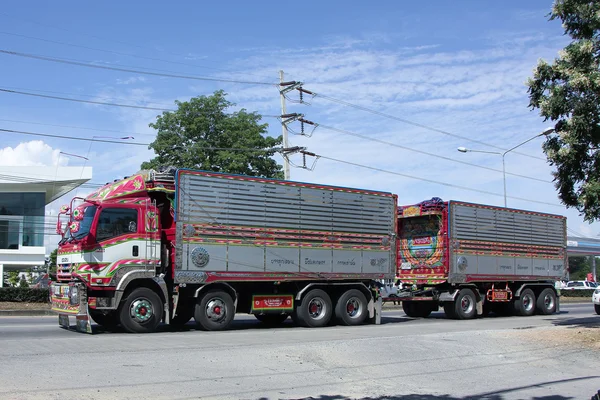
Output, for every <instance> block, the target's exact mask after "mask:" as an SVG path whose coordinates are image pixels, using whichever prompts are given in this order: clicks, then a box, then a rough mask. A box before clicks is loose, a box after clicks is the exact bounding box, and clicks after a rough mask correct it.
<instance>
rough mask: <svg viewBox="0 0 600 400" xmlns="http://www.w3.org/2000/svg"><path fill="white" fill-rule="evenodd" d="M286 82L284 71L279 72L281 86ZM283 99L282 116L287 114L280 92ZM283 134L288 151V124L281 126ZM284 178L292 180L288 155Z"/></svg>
mask: <svg viewBox="0 0 600 400" xmlns="http://www.w3.org/2000/svg"><path fill="white" fill-rule="evenodd" d="M283 82H284V80H283V71H279V84H280V85H281V84H282V83H283ZM280 97H281V115H285V114H287V111H286V107H285V94H284V93H283V92H282V91H280ZM281 133H282V135H283V148H284V149H287V148H288V147H290V145H289V143H288V129H287V125H286V124H281ZM283 177H284V179H285V180H289V179H290V162H289V160H288V158H287V156H286V155H284V156H283Z"/></svg>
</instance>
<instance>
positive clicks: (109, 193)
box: [86, 175, 146, 200]
mask: <svg viewBox="0 0 600 400" xmlns="http://www.w3.org/2000/svg"><path fill="white" fill-rule="evenodd" d="M145 189H146V183H145V182H144V177H143V176H142V175H134V176H132V177H130V178H127V179H123V180H122V181H119V182H117V183H113V184H111V185H106V186H103V187H101V188H100V189H98V190H97V191H95V192H94V193H92V194H90V195H89V196H88V197H87V198H86V199H87V200H108V199H114V198H118V197H123V196H127V195H130V194H132V193H137V192H140V191H143V190H145Z"/></svg>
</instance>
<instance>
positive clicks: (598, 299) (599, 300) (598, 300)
mask: <svg viewBox="0 0 600 400" xmlns="http://www.w3.org/2000/svg"><path fill="white" fill-rule="evenodd" d="M592 303H594V304H595V305H600V293H594V294H593V295H592Z"/></svg>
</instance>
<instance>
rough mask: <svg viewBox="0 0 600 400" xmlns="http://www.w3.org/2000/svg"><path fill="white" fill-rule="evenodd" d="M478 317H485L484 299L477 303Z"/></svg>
mask: <svg viewBox="0 0 600 400" xmlns="http://www.w3.org/2000/svg"><path fill="white" fill-rule="evenodd" d="M475 308H477V315H483V297H482V298H481V299H480V300H479V301H478V302H477V305H476V307H475Z"/></svg>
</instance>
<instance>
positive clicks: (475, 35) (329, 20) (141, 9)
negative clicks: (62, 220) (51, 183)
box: [0, 1, 600, 236]
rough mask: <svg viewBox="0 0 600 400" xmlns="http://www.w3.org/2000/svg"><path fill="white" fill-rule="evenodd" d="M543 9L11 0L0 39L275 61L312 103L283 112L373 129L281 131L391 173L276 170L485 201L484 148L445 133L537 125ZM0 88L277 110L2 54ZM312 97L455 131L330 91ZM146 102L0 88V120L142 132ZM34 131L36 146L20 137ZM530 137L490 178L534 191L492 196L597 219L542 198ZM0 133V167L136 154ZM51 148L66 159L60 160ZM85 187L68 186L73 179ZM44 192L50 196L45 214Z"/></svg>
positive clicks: (109, 57)
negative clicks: (530, 83)
mask: <svg viewBox="0 0 600 400" xmlns="http://www.w3.org/2000/svg"><path fill="white" fill-rule="evenodd" d="M550 7H551V1H528V2H523V1H505V2H501V3H499V2H481V1H462V2H452V3H450V2H442V1H431V2H398V1H382V2H371V3H367V2H347V1H344V2H342V1H329V2H316V1H306V2H303V3H301V4H298V3H289V4H287V5H286V4H282V3H281V2H241V1H239V2H237V1H234V2H191V1H187V2H180V3H179V4H178V5H176V6H167V4H166V3H164V2H158V1H147V2H145V3H144V4H143V6H140V5H139V4H135V5H134V4H129V3H123V2H119V3H117V2H110V1H109V2H100V3H93V4H92V3H89V2H74V1H65V2H51V3H49V2H43V1H21V2H12V3H10V5H9V6H6V7H4V8H3V9H2V11H0V49H2V50H10V51H17V52H21V53H29V54H35V55H43V56H51V57H58V58H63V59H71V60H77V61H81V62H85V63H94V64H96V65H103V66H110V67H117V68H130V69H147V70H161V71H169V73H176V74H180V75H193V76H205V77H207V76H210V77H218V78H223V79H235V80H245V81H258V82H273V83H274V82H277V81H278V71H279V70H280V69H282V70H284V71H285V73H286V78H287V79H290V80H298V81H302V82H304V83H305V85H304V87H305V88H306V89H309V90H312V91H314V92H316V93H318V94H319V95H317V96H316V97H315V98H313V99H310V100H309V102H310V103H311V105H298V104H293V103H288V111H289V112H301V113H304V114H305V118H306V119H309V120H311V121H315V122H317V123H319V124H321V125H322V126H325V127H333V128H336V129H341V130H345V131H349V132H353V133H357V134H360V135H363V136H366V137H367V138H371V139H375V140H380V141H385V142H388V144H384V143H381V142H377V141H373V140H366V139H364V138H358V137H355V136H351V135H348V134H343V133H340V132H338V131H332V130H328V129H324V128H321V127H320V128H317V130H316V131H315V132H314V134H313V136H312V137H301V136H295V135H291V136H290V143H291V145H299V146H306V147H307V148H308V150H309V151H312V152H314V153H317V154H320V155H323V156H324V157H329V158H336V159H341V160H345V161H349V162H353V163H358V164H361V165H366V166H370V167H374V168H378V169H381V170H385V171H390V172H396V173H397V174H391V173H387V172H381V171H375V170H369V169H366V168H362V167H356V166H351V165H348V164H344V163H339V162H334V161H331V160H327V159H325V158H321V159H319V160H318V162H317V164H316V168H315V169H314V170H313V171H308V170H303V169H297V168H292V171H291V173H292V179H294V180H301V181H309V182H319V183H327V184H336V185H344V186H352V187H363V188H372V189H377V190H385V191H390V192H394V193H397V194H398V195H399V199H400V203H401V204H410V203H415V202H418V201H421V200H424V199H426V198H431V197H432V196H437V197H442V198H443V199H459V200H467V201H473V202H483V203H489V204H495V205H502V204H503V198H502V193H503V189H502V173H501V172H499V170H501V168H502V163H501V158H500V157H499V156H495V155H490V154H483V153H466V154H463V153H459V152H457V151H456V148H457V147H459V146H465V147H469V148H473V149H479V150H486V151H498V149H497V148H494V147H490V146H497V147H501V148H505V149H506V148H509V147H512V146H513V145H516V144H518V143H520V142H522V141H524V140H526V139H529V138H530V137H533V136H534V135H536V134H538V133H539V132H541V131H542V130H543V129H544V128H546V127H547V126H548V125H549V124H548V123H544V122H543V121H542V119H541V118H540V117H539V116H538V114H537V112H536V111H531V110H529V109H528V107H527V105H528V97H527V91H526V87H525V81H526V80H527V78H528V77H529V76H530V75H531V71H532V69H533V68H534V66H535V64H536V62H537V60H538V59H539V58H545V59H547V60H548V59H552V58H553V57H555V56H556V54H557V52H558V51H559V50H560V49H561V48H562V47H564V45H565V44H567V43H568V41H567V38H565V37H564V36H563V31H562V28H561V26H560V23H559V22H557V21H552V22H549V21H547V17H546V15H547V13H548V12H549V11H550ZM56 42H60V43H62V44H60V43H56ZM66 44H69V45H66ZM0 88H9V89H13V88H19V89H18V90H22V91H27V92H34V93H38V94H46V95H54V96H62V97H71V98H77V99H83V100H93V101H101V102H114V103H122V104H133V105H140V106H147V107H157V108H173V107H174V104H173V101H174V100H176V99H177V100H186V99H189V98H190V97H192V96H197V95H209V94H211V93H212V92H213V91H214V90H216V89H224V90H225V91H226V92H227V93H229V99H230V100H231V101H233V102H235V103H237V104H238V106H239V107H244V108H246V109H248V110H251V111H258V112H259V113H261V114H263V115H267V116H273V115H277V114H279V112H280V110H279V95H278V91H277V88H276V87H275V86H269V85H248V84H231V83H223V82H218V83H216V82H207V81H202V80H185V79H175V78H166V77H156V76H149V75H143V74H138V73H128V72H117V71H110V70H102V69H92V68H85V67H80V66H73V65H66V64H60V63H52V62H47V61H41V60H35V59H30V58H24V57H17V56H14V55H6V54H0ZM320 95H324V96H331V97H334V98H337V99H343V100H345V101H348V102H351V103H353V104H357V105H360V106H363V107H368V108H370V109H374V110H377V111H379V112H383V113H386V114H389V115H392V116H395V117H398V118H400V119H404V120H408V121H410V122H414V123H417V124H423V125H426V126H427V127H431V128H435V129H441V130H443V131H446V132H449V133H452V134H454V135H455V136H451V135H445V134H441V133H439V132H436V131H434V130H431V129H427V128H422V127H417V126H414V125H411V124H408V123H406V122H402V121H398V120H395V119H391V118H385V117H382V116H378V115H375V114H372V113H366V112H362V111H359V110H356V109H353V108H349V107H345V106H343V105H340V104H338V103H334V102H330V101H328V100H326V99H325V98H324V97H321V96H320ZM157 113H159V112H158V111H151V110H136V109H131V108H119V107H108V106H99V105H90V104H83V103H77V102H68V101H59V100H50V99H44V98H36V97H30V96H22V95H17V94H7V93H0V128H5V129H15V130H23V131H30V132H39V133H48V134H59V135H67V136H78V137H88V138H91V137H92V136H94V135H99V136H115V137H118V136H130V135H131V136H134V137H135V141H136V142H143V143H148V142H151V141H152V139H153V136H154V132H153V130H152V129H150V128H149V127H148V123H150V122H152V121H153V120H154V118H155V117H156V115H157ZM16 121H24V122H16ZM265 122H268V123H269V124H270V128H269V132H270V134H272V135H278V134H280V132H281V127H280V125H279V122H278V120H277V119H275V118H272V117H265ZM51 125H63V126H78V127H81V128H93V129H102V130H111V131H118V132H102V131H93V130H89V129H75V128H66V127H57V126H51ZM296 128H297V127H296ZM457 136H461V137H463V139H460V138H458V137H457ZM40 139H43V144H42V143H39V142H37V143H28V142H31V141H32V140H40ZM466 139H472V140H476V141H479V142H483V143H484V144H477V143H473V142H469V141H468V140H466ZM542 141H543V140H542V139H541V138H537V139H535V140H533V141H531V142H530V143H529V144H527V145H525V146H523V147H522V148H520V150H519V152H520V153H526V154H528V155H530V156H533V157H527V156H523V155H520V154H514V153H512V154H509V155H507V157H506V163H507V171H508V172H509V173H510V174H520V175H526V176H527V177H528V178H523V177H516V176H513V175H510V174H509V175H508V178H507V193H508V195H509V196H511V197H519V198H523V199H528V200H534V201H537V202H541V203H550V204H541V203H536V202H532V201H525V200H518V199H514V198H509V200H508V204H509V206H512V207H516V208H525V209H532V210H539V211H545V212H551V213H558V214H563V215H566V216H567V217H568V218H569V228H570V230H571V231H570V233H571V234H574V233H575V232H577V233H580V234H583V235H591V236H596V235H598V233H600V228H599V227H598V225H599V224H597V223H596V224H592V225H589V224H587V223H584V222H583V221H582V219H581V218H580V217H579V216H578V215H577V212H576V211H573V210H566V209H565V208H564V207H560V206H557V205H558V204H559V201H558V199H557V197H556V192H555V189H554V188H553V185H552V183H551V182H550V181H551V180H552V176H551V174H550V172H551V167H550V166H548V165H547V163H546V162H545V161H544V160H541V159H539V158H543V153H542V151H541V144H542ZM389 143H392V144H396V145H397V146H396V147H395V146H393V145H390V144H389ZM487 145H489V146H487ZM398 146H401V147H398ZM1 148H3V149H1ZM407 148H408V149H407ZM0 149H1V150H0V164H3V165H7V164H20V165H24V164H45V165H52V163H53V162H56V158H57V157H56V154H57V152H58V151H64V152H69V153H74V154H79V155H82V156H87V157H88V158H89V159H90V161H89V163H87V165H91V166H92V167H93V169H94V170H93V175H94V178H93V179H92V181H91V182H93V183H103V182H106V181H108V180H113V179H115V178H118V177H122V176H125V175H130V174H132V173H134V172H135V171H137V169H138V167H139V165H140V163H141V162H142V161H145V160H147V159H149V158H151V157H152V152H151V151H148V150H146V149H145V148H144V147H135V146H125V145H105V144H100V143H94V144H93V145H91V146H90V144H89V143H86V142H77V141H68V140H60V139H50V138H35V137H32V136H22V135H21V136H19V135H8V134H5V133H3V134H2V145H1V146H0ZM423 152H427V153H430V154H433V155H427V154H423ZM534 157H537V158H534ZM292 161H294V162H295V163H299V162H300V161H301V160H300V159H299V158H295V159H292ZM61 162H63V163H65V162H68V165H71V166H77V165H82V160H81V159H77V158H69V159H67V160H64V159H62V158H61ZM465 163H468V164H473V165H467V164H465ZM486 168H487V169H486ZM490 169H491V170H490ZM398 174H401V175H398ZM410 177H416V178H418V179H411V178H410ZM532 178H533V179H532ZM431 181H437V182H442V183H446V184H449V185H452V186H448V185H442V184H439V183H433V182H431ZM471 189H474V190H471ZM88 190H89V189H88ZM481 191H484V192H487V193H482V192H481ZM84 192H85V190H83V189H80V191H79V194H84ZM490 193H494V194H490ZM62 202H64V200H62ZM552 204H553V205H552ZM57 207H58V204H53V205H51V206H50V207H49V210H48V212H49V213H52V212H53V210H55V209H56V208H57Z"/></svg>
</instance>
